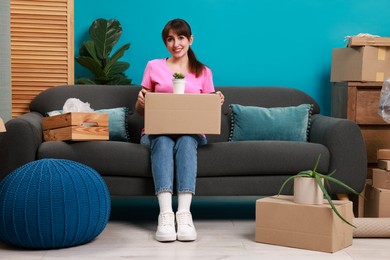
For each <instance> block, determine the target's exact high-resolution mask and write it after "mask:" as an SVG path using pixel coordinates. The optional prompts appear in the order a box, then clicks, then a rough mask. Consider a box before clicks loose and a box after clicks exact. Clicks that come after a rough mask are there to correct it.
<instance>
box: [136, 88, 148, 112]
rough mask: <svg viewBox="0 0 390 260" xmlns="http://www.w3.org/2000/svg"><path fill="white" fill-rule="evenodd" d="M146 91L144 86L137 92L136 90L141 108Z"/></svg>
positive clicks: (143, 104) (143, 106) (143, 105)
mask: <svg viewBox="0 0 390 260" xmlns="http://www.w3.org/2000/svg"><path fill="white" fill-rule="evenodd" d="M146 92H148V91H147V90H146V89H145V88H142V89H141V90H140V91H139V92H138V99H137V101H138V104H139V105H140V106H141V107H142V108H145V94H146Z"/></svg>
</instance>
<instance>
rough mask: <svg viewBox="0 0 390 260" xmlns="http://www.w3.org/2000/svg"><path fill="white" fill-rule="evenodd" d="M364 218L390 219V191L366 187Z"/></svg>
mask: <svg viewBox="0 0 390 260" xmlns="http://www.w3.org/2000/svg"><path fill="white" fill-rule="evenodd" d="M365 195H366V199H367V200H366V202H365V204H364V216H365V217H371V218H372V217H373V218H388V217H390V190H387V189H381V188H376V187H374V186H369V185H367V186H366V192H365Z"/></svg>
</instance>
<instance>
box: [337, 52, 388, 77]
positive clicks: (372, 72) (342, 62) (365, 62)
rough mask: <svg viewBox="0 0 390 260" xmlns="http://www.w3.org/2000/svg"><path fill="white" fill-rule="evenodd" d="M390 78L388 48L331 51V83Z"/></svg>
mask: <svg viewBox="0 0 390 260" xmlns="http://www.w3.org/2000/svg"><path fill="white" fill-rule="evenodd" d="M389 77H390V47H374V46H362V47H350V48H336V49H333V51H332V70H331V79H330V80H331V82H344V81H377V82H383V81H384V80H385V79H387V78H389Z"/></svg>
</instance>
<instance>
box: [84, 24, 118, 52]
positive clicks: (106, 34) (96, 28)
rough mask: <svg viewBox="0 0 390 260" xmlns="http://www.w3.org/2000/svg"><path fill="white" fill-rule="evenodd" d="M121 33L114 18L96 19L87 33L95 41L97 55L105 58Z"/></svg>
mask: <svg viewBox="0 0 390 260" xmlns="http://www.w3.org/2000/svg"><path fill="white" fill-rule="evenodd" d="M121 34H122V26H121V24H120V23H119V21H118V20H116V19H111V20H105V19H103V18H100V19H96V20H95V21H94V22H93V23H92V25H91V27H90V28H89V35H90V37H91V38H92V39H93V40H94V42H95V48H96V53H97V56H98V57H99V58H100V59H107V57H108V55H109V54H110V53H111V51H112V49H113V47H114V46H115V44H116V43H117V42H118V40H119V38H120V37H121Z"/></svg>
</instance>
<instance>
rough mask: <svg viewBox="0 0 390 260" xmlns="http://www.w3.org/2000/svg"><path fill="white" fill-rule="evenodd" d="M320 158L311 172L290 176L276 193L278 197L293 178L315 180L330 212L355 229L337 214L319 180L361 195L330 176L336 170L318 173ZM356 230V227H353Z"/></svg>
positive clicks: (319, 156)
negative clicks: (329, 207)
mask: <svg viewBox="0 0 390 260" xmlns="http://www.w3.org/2000/svg"><path fill="white" fill-rule="evenodd" d="M320 158H321V154H320V155H318V158H317V162H316V164H315V166H314V169H313V170H308V171H301V172H299V173H298V174H296V175H294V176H291V177H289V178H288V179H287V180H285V181H284V183H283V184H282V186H281V187H280V190H279V193H278V196H279V195H280V193H281V192H282V191H283V189H284V187H285V186H286V184H287V183H288V182H289V181H291V180H293V179H295V178H314V179H315V180H316V183H317V184H318V186H319V187H320V189H321V191H322V192H323V193H324V195H325V198H326V200H327V201H328V202H329V205H330V206H331V208H332V210H333V211H334V212H335V213H336V215H337V216H338V217H339V218H341V219H342V220H343V221H344V222H345V223H347V224H348V225H350V226H352V227H355V226H354V225H353V224H351V223H349V222H348V221H347V220H346V219H345V218H343V216H341V214H340V213H339V212H338V210H337V209H336V207H335V205H334V204H333V201H332V198H331V197H330V195H329V193H328V191H327V190H326V189H325V186H324V184H323V183H322V181H321V179H324V182H325V183H326V184H327V185H328V186H329V182H333V183H336V184H338V185H340V186H342V187H344V188H346V189H347V190H349V191H351V192H352V193H354V194H356V195H361V194H359V193H358V192H357V191H355V190H354V189H352V188H351V187H349V186H348V185H347V184H345V183H343V182H341V181H339V180H337V179H335V178H333V177H332V175H333V174H334V173H335V172H336V170H334V171H333V172H331V173H330V174H328V175H325V174H321V173H319V172H317V167H318V163H319V162H320ZM355 228H356V227H355Z"/></svg>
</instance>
